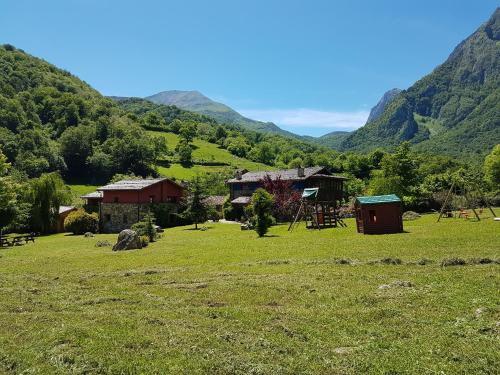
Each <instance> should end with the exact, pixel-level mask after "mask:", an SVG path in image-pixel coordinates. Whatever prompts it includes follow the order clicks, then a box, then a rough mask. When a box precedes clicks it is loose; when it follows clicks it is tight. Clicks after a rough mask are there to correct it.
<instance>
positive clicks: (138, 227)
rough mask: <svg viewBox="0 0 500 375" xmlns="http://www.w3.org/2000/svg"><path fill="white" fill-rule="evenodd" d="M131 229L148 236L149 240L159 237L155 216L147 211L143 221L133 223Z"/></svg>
mask: <svg viewBox="0 0 500 375" xmlns="http://www.w3.org/2000/svg"><path fill="white" fill-rule="evenodd" d="M130 229H132V230H134V231H136V232H137V234H138V235H139V236H141V237H143V236H146V237H147V238H148V242H153V241H154V240H156V238H157V233H156V228H155V217H154V216H153V214H151V213H147V214H146V215H145V216H144V218H143V219H142V220H141V221H138V222H137V223H135V224H134V225H132V227H131V228H130Z"/></svg>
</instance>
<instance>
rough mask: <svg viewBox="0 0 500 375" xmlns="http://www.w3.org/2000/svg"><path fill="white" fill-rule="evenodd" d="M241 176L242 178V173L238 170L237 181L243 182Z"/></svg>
mask: <svg viewBox="0 0 500 375" xmlns="http://www.w3.org/2000/svg"><path fill="white" fill-rule="evenodd" d="M241 176H242V173H241V171H240V170H237V171H236V179H237V180H241Z"/></svg>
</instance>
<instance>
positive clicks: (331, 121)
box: [0, 0, 498, 135]
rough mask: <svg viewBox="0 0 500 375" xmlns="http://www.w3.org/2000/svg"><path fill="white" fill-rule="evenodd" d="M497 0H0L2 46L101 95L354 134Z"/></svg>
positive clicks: (482, 18) (429, 68)
mask: <svg viewBox="0 0 500 375" xmlns="http://www.w3.org/2000/svg"><path fill="white" fill-rule="evenodd" d="M496 6H498V1H496V0H495V1H494V0H471V1H465V0H455V1H451V0H439V1H438V0H433V1H430V0H419V1H413V0H412V1H410V0H408V1H403V0H378V1H374V0H371V1H369V0H366V1H334V0H330V1H319V0H318V1H314V0H309V1H306V0H303V1H299V0H287V1H275V0H253V1H249V0H224V1H222V0H221V1H218V0H213V1H202V0H198V1H194V0H182V1H180V0H177V1H169V0H165V1H150V0H141V1H129V0H121V1H112V0H65V1H63V0H60V1H55V0H54V1H51V0H45V1H28V0H2V1H1V4H0V43H11V44H14V45H15V46H16V47H18V48H22V49H24V50H25V51H27V52H29V53H31V54H33V55H35V56H38V57H41V58H44V59H45V60H47V61H49V62H51V63H53V64H55V65H57V66H59V67H62V68H64V69H67V70H69V71H71V72H72V73H74V74H75V75H77V76H79V77H80V78H82V79H83V80H85V81H86V82H88V83H89V84H91V85H92V86H93V87H95V88H96V89H98V90H99V91H100V92H102V93H103V94H105V95H120V96H147V95H151V94H154V93H156V92H159V91H163V90H171V89H177V90H198V91H200V92H202V93H204V94H205V95H207V96H209V97H211V98H213V99H215V100H218V101H221V102H224V103H226V104H228V105H230V106H232V107H233V108H235V109H236V110H238V111H240V112H241V113H243V114H245V115H248V116H250V117H252V118H256V119H259V120H268V121H274V122H276V123H277V124H278V125H280V126H281V127H283V128H285V129H287V130H291V131H293V132H296V133H299V134H310V135H321V134H324V133H327V132H330V131H333V130H343V129H345V130H352V129H354V128H356V127H359V126H361V125H363V123H364V121H365V119H366V117H367V115H368V111H369V109H370V108H371V107H372V106H373V105H374V104H375V103H376V102H377V101H378V99H379V98H380V97H381V96H382V94H383V93H384V92H385V91H387V90H388V89H391V88H393V87H399V88H407V87H408V86H410V85H411V84H412V83H413V82H415V81H416V80H417V79H419V78H420V77H422V76H423V75H425V74H427V73H429V72H431V71H432V69H433V68H434V67H435V66H436V65H438V64H440V63H441V62H443V61H444V60H445V59H446V57H447V56H448V55H449V54H450V52H451V51H452V49H453V48H454V46H456V45H457V44H458V43H459V42H460V41H461V40H463V39H464V38H466V37H467V36H468V35H470V34H471V33H472V32H474V30H475V29H476V28H477V27H479V25H480V24H481V23H483V22H484V21H486V20H487V19H488V18H489V16H490V15H491V14H492V13H493V11H494V10H495V7H496Z"/></svg>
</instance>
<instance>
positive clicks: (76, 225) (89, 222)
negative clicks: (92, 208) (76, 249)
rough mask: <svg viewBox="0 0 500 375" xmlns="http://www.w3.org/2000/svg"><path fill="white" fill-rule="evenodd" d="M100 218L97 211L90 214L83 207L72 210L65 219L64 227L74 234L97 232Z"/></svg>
mask: <svg viewBox="0 0 500 375" xmlns="http://www.w3.org/2000/svg"><path fill="white" fill-rule="evenodd" d="M98 226H99V218H98V217H97V214H96V213H92V214H89V213H87V212H85V210H83V209H79V210H77V211H73V212H71V213H70V214H69V215H68V216H67V217H66V219H65V220H64V229H65V230H66V231H68V232H72V233H74V234H84V233H86V232H93V233H95V232H97V228H98Z"/></svg>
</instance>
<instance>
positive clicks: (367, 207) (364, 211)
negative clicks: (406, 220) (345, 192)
mask: <svg viewBox="0 0 500 375" xmlns="http://www.w3.org/2000/svg"><path fill="white" fill-rule="evenodd" d="M354 208H355V210H356V226H357V228H358V233H364V234H384V233H400V232H402V231H403V217H402V215H403V210H402V203H401V199H399V197H398V196H396V195H394V194H391V195H376V196H370V197H357V198H356V201H355V203H354Z"/></svg>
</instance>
